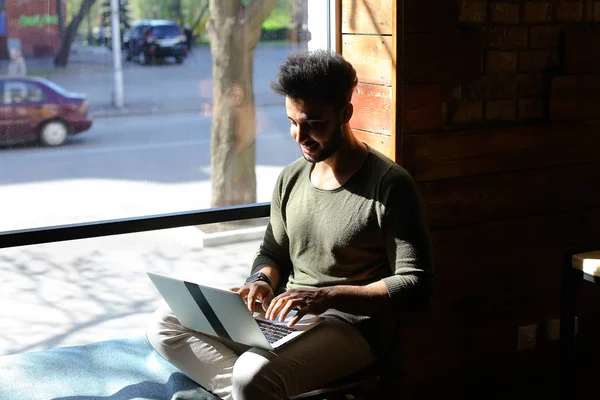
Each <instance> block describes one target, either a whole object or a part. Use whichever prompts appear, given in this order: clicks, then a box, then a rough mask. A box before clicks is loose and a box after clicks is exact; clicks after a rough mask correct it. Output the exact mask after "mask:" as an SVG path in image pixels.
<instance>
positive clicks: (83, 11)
mask: <svg viewBox="0 0 600 400" xmlns="http://www.w3.org/2000/svg"><path fill="white" fill-rule="evenodd" d="M95 2H96V0H83V2H82V3H81V7H80V8H79V12H78V13H77V15H75V16H74V17H73V20H72V21H71V23H70V24H69V26H68V27H67V30H66V32H65V34H64V35H63V36H62V39H61V43H60V49H58V53H57V54H56V57H55V58H54V65H55V66H56V67H66V66H67V63H68V62H69V52H70V51H71V44H72V43H73V40H74V39H75V37H76V36H77V30H78V29H79V25H80V24H81V21H83V19H84V18H85V16H86V15H87V14H88V13H89V12H90V9H91V8H92V5H94V3H95Z"/></svg>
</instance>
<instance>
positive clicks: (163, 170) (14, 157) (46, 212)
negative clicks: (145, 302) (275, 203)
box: [0, 106, 300, 231]
mask: <svg viewBox="0 0 600 400" xmlns="http://www.w3.org/2000/svg"><path fill="white" fill-rule="evenodd" d="M257 125H258V128H257V131H258V134H257V147H256V159H257V163H256V174H257V185H258V188H257V201H258V202H263V201H270V199H271V191H272V189H273V185H274V184H275V180H276V178H277V175H278V173H279V171H281V169H282V168H283V166H285V165H286V164H288V163H289V162H291V161H293V160H294V159H296V158H297V157H299V156H300V153H299V150H298V147H297V145H296V144H295V143H294V141H293V139H292V138H291V137H290V135H289V128H288V126H289V125H288V122H287V118H286V116H285V110H284V109H283V108H282V107H278V106H273V107H265V108H263V109H261V110H259V111H258V113H257ZM0 157H1V159H2V166H3V168H2V169H1V170H0V198H2V199H3V204H4V205H5V206H4V207H2V208H0V221H2V230H3V231H6V230H14V229H22V228H28V227H29V228H30V227H37V226H49V225H59V224H65V223H73V222H83V221H95V220H101V219H112V218H123V217H131V216H140V215H148V214H159V213H168V212H176V211H188V210H196V209H203V208H207V207H209V206H210V204H209V201H210V192H211V187H210V116H202V115H199V114H191V113H185V114H169V115H147V116H132V117H116V118H98V119H96V120H95V121H94V126H93V128H92V129H91V130H90V131H89V132H84V133H82V134H80V135H76V136H74V137H72V138H71V139H70V140H69V142H68V143H67V145H65V146H61V147H57V148H40V147H34V146H20V147H18V148H14V147H11V148H4V149H2V150H0Z"/></svg>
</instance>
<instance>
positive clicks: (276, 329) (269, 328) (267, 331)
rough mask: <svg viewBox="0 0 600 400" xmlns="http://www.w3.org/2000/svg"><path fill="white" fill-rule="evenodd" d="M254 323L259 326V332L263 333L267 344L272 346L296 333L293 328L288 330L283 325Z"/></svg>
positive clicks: (263, 322) (262, 322)
mask: <svg viewBox="0 0 600 400" xmlns="http://www.w3.org/2000/svg"><path fill="white" fill-rule="evenodd" d="M256 322H258V326H260V330H261V331H262V333H264V335H265V337H266V338H267V341H268V342H269V344H273V343H275V342H276V341H278V340H279V339H281V338H284V337H286V336H287V335H289V334H290V333H292V332H295V331H296V329H294V328H288V327H287V326H285V325H277V324H274V323H272V322H268V321H263V320H256Z"/></svg>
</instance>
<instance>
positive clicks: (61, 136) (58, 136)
mask: <svg viewBox="0 0 600 400" xmlns="http://www.w3.org/2000/svg"><path fill="white" fill-rule="evenodd" d="M67 136H69V129H68V128H67V125H65V123H64V122H62V121H50V122H47V123H46V124H44V125H43V126H42V127H41V129H40V142H41V143H42V144H43V145H44V146H60V145H61V144H63V143H64V142H65V141H66V140H67Z"/></svg>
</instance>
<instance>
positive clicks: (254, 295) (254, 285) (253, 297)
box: [229, 281, 275, 314]
mask: <svg viewBox="0 0 600 400" xmlns="http://www.w3.org/2000/svg"><path fill="white" fill-rule="evenodd" d="M229 290H231V291H232V292H236V293H237V294H239V295H240V296H241V297H242V299H243V300H244V302H246V304H247V305H248V310H250V312H251V313H252V314H254V304H255V302H256V301H257V300H258V301H260V302H261V303H262V306H263V310H265V311H267V308H268V307H269V304H271V301H272V300H273V297H274V296H275V294H274V293H273V289H271V286H269V284H268V283H267V282H264V281H254V282H250V283H249V284H247V285H244V286H242V287H239V288H231V289H229Z"/></svg>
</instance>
